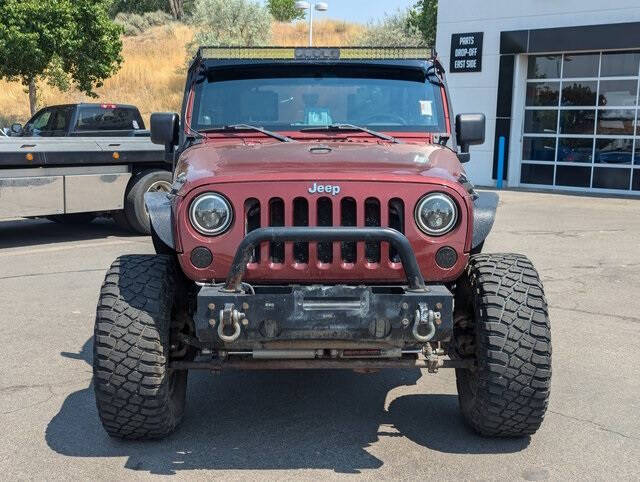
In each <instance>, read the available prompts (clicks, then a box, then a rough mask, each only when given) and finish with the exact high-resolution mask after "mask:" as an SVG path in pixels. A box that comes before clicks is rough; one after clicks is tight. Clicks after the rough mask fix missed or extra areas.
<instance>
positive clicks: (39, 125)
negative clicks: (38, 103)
mask: <svg viewBox="0 0 640 482" xmlns="http://www.w3.org/2000/svg"><path fill="white" fill-rule="evenodd" d="M49 119H51V110H50V109H47V110H44V111H42V112H40V113H38V114H36V116H35V117H34V118H33V119H32V120H31V122H29V123H28V124H27V125H26V126H25V127H27V128H31V129H44V128H45V127H46V126H47V124H48V123H49Z"/></svg>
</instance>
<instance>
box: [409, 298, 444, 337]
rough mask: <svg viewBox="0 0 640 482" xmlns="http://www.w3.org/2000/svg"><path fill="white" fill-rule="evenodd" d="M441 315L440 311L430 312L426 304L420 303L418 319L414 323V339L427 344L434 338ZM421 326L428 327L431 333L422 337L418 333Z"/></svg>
mask: <svg viewBox="0 0 640 482" xmlns="http://www.w3.org/2000/svg"><path fill="white" fill-rule="evenodd" d="M440 317H441V314H440V312H439V311H433V310H430V309H429V307H428V306H427V304H426V303H419V304H418V309H417V310H416V317H415V321H414V323H413V337H414V338H415V339H416V340H418V341H421V342H423V343H426V342H428V341H430V340H431V338H433V335H435V334H436V325H435V323H436V322H437V320H439V319H440ZM420 325H427V327H428V329H429V331H428V332H427V334H426V335H421V334H420V333H418V328H420Z"/></svg>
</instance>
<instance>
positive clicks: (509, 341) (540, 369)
mask: <svg viewBox="0 0 640 482" xmlns="http://www.w3.org/2000/svg"><path fill="white" fill-rule="evenodd" d="M458 289H459V290H462V294H461V296H460V293H459V296H458V297H457V303H459V304H460V306H459V307H458V311H460V310H467V312H468V313H469V316H468V318H467V320H466V324H465V323H464V322H463V323H462V325H463V326H461V327H457V328H455V329H454V336H457V337H459V340H456V341H458V342H460V341H463V339H464V337H465V335H466V336H467V338H468V340H467V341H466V342H463V343H458V347H461V346H462V347H463V349H462V351H463V352H464V351H465V350H466V354H465V353H461V354H460V353H459V355H461V356H465V355H466V356H470V357H472V356H474V357H475V358H476V362H477V368H476V370H474V371H472V370H463V369H457V370H456V379H457V386H458V399H459V402H460V408H461V410H462V414H463V416H464V418H465V420H466V421H467V423H468V424H469V425H470V426H471V427H472V428H473V429H475V430H476V431H477V432H478V433H480V434H481V435H485V436H498V437H518V436H524V435H530V434H533V433H535V432H536V430H538V428H539V427H540V424H541V423H542V420H543V418H544V415H545V412H546V409H547V405H548V401H549V391H550V386H551V332H550V324H549V316H548V312H547V303H546V300H545V297H544V291H543V288H542V283H541V282H540V278H539V276H538V273H537V272H536V270H535V268H534V267H533V265H532V264H531V261H529V260H528V259H527V258H526V257H525V256H521V255H518V254H477V255H473V256H471V258H470V261H469V266H468V268H467V273H466V277H465V279H463V280H462V281H461V283H460V285H459V287H458ZM465 305H466V306H465Z"/></svg>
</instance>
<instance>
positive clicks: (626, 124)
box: [597, 109, 636, 136]
mask: <svg viewBox="0 0 640 482" xmlns="http://www.w3.org/2000/svg"><path fill="white" fill-rule="evenodd" d="M635 117H636V111H635V110H631V109H606V110H605V109H600V110H598V132H597V133H598V134H613V135H619V136H624V135H631V136H632V135H633V127H634V125H635Z"/></svg>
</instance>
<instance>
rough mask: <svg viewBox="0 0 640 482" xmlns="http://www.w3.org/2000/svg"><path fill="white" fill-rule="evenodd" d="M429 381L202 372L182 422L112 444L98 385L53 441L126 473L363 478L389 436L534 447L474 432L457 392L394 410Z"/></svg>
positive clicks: (451, 445)
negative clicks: (394, 393)
mask: <svg viewBox="0 0 640 482" xmlns="http://www.w3.org/2000/svg"><path fill="white" fill-rule="evenodd" d="M91 352H92V349H91V340H89V341H87V343H85V345H84V346H83V348H82V350H81V351H80V353H78V354H70V353H63V356H65V357H68V358H74V359H79V360H84V361H86V362H87V363H91ZM420 377H421V373H420V371H419V370H406V371H399V370H387V371H382V372H380V373H377V374H370V375H360V374H355V373H352V372H342V371H322V370H318V371H307V372H290V371H288V372H262V373H258V372H227V373H223V374H222V375H215V376H214V375H210V374H209V373H204V372H193V373H191V374H190V376H189V389H188V394H187V410H186V415H185V419H184V421H183V423H182V425H181V426H180V427H179V428H178V429H177V430H176V432H175V433H174V434H173V435H171V436H170V437H168V438H166V439H164V440H160V441H154V442H125V441H118V440H115V439H111V438H109V437H108V436H107V435H106V433H105V432H104V431H103V430H102V426H101V425H100V422H99V420H98V415H97V410H96V405H95V399H94V393H93V386H89V387H87V388H86V389H83V390H79V391H77V392H75V393H72V394H71V395H69V396H68V397H67V399H66V400H65V401H64V403H63V404H62V407H61V408H60V411H59V412H58V414H57V415H56V416H55V417H54V418H53V419H52V420H51V422H50V423H49V425H48V427H47V430H46V441H47V444H48V445H49V447H51V449H53V450H55V451H56V452H58V453H60V454H63V455H68V456H73V457H123V456H125V457H128V459H127V461H126V464H125V467H127V468H129V469H131V470H139V471H146V472H149V473H153V474H174V473H176V472H177V471H180V470H197V469H213V470H225V469H236V470H237V469H240V470H243V469H253V470H260V469H267V470H269V469H302V468H304V469H330V470H333V471H335V472H339V473H359V472H360V471H361V470H362V469H375V468H379V467H381V466H382V465H383V464H384V462H383V461H382V460H380V459H379V458H377V457H375V456H373V455H371V454H370V453H369V452H367V450H366V449H367V447H369V446H370V445H371V444H373V443H375V442H376V441H378V440H379V439H380V438H384V437H399V436H400V437H401V436H404V437H407V438H409V439H410V440H412V441H413V442H415V443H417V444H419V445H421V446H423V447H426V448H429V449H433V450H438V451H442V452H451V453H512V452H517V451H520V450H523V449H524V448H525V447H526V446H527V445H528V444H529V440H528V439H512V440H491V439H485V438H481V437H478V436H476V435H474V434H473V433H471V432H470V431H469V429H467V427H466V426H465V425H464V424H463V422H462V419H461V417H460V415H459V411H458V402H457V397H456V396H455V395H449V394H437V395H406V396H400V397H398V398H396V399H394V400H393V401H392V402H391V404H390V406H389V409H388V410H385V399H386V397H387V394H388V392H389V391H390V390H392V389H393V388H396V387H399V386H403V385H415V384H416V382H417V381H418V380H419V379H420ZM394 429H395V430H394ZM396 430H397V431H396Z"/></svg>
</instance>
